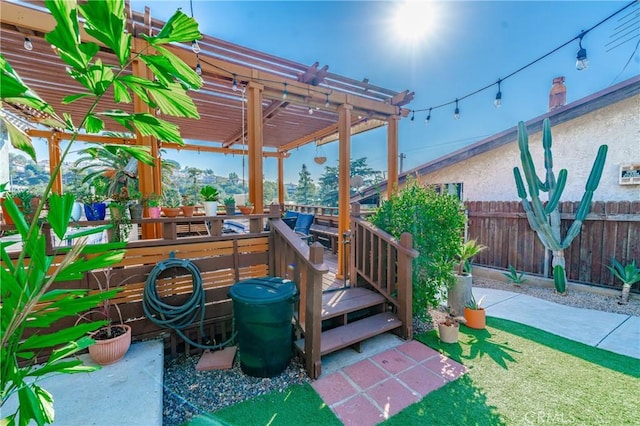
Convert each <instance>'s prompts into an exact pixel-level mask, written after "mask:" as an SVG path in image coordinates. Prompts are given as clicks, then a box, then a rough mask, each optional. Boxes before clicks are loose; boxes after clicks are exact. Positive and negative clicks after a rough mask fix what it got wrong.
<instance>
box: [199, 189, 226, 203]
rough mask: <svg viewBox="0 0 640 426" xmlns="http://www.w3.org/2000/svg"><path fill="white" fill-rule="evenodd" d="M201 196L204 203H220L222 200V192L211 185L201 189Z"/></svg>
mask: <svg viewBox="0 0 640 426" xmlns="http://www.w3.org/2000/svg"><path fill="white" fill-rule="evenodd" d="M200 195H202V198H203V199H204V201H218V200H219V199H220V192H219V191H218V190H217V189H216V188H214V187H213V186H211V185H205V186H203V187H202V188H200ZM225 202H226V200H225Z"/></svg>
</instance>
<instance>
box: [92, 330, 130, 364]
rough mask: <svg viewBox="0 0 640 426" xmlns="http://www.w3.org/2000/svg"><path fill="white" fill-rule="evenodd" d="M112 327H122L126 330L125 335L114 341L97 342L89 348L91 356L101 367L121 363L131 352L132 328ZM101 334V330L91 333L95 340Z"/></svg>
mask: <svg viewBox="0 0 640 426" xmlns="http://www.w3.org/2000/svg"><path fill="white" fill-rule="evenodd" d="M111 327H112V328H113V327H122V328H124V329H125V333H124V334H121V335H119V336H117V337H114V338H113V339H107V340H96V343H95V344H94V345H91V346H89V355H91V358H92V359H93V360H94V361H95V362H97V363H98V364H100V365H108V364H113V363H114V362H117V361H120V360H121V359H122V358H123V357H124V355H125V354H126V353H127V351H128V350H129V346H131V327H130V326H128V325H126V324H118V325H114V326H111ZM99 332H100V330H98V331H95V332H93V333H91V335H90V336H91V338H94V339H95V337H94V336H95V335H96V334H98V333H99Z"/></svg>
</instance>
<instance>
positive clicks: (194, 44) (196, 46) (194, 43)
mask: <svg viewBox="0 0 640 426" xmlns="http://www.w3.org/2000/svg"><path fill="white" fill-rule="evenodd" d="M191 50H193V53H195V54H196V55H197V54H198V53H200V45H199V44H198V40H193V41H192V42H191Z"/></svg>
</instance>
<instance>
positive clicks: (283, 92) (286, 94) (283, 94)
mask: <svg viewBox="0 0 640 426" xmlns="http://www.w3.org/2000/svg"><path fill="white" fill-rule="evenodd" d="M282 84H284V90H283V91H282V100H283V101H284V100H285V99H287V96H288V95H289V93H288V92H287V83H282Z"/></svg>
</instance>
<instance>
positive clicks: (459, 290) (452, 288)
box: [447, 240, 486, 312]
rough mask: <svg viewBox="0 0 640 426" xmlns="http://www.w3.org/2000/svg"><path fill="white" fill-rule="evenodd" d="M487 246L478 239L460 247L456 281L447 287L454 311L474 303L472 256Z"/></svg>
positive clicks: (448, 304) (449, 303) (449, 302)
mask: <svg viewBox="0 0 640 426" xmlns="http://www.w3.org/2000/svg"><path fill="white" fill-rule="evenodd" d="M485 248H486V247H485V246H483V245H482V244H478V242H477V241H476V240H469V241H467V242H465V243H462V244H460V246H459V247H458V253H457V256H456V257H457V268H456V273H455V274H454V275H455V281H454V282H453V284H452V285H449V287H448V288H447V306H448V307H449V309H452V310H453V311H454V312H462V310H463V309H464V307H465V306H467V305H469V304H470V303H472V299H473V293H472V291H471V287H472V284H473V276H472V275H471V258H473V257H474V256H475V255H477V254H478V253H480V252H481V251H482V250H484V249H485Z"/></svg>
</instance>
